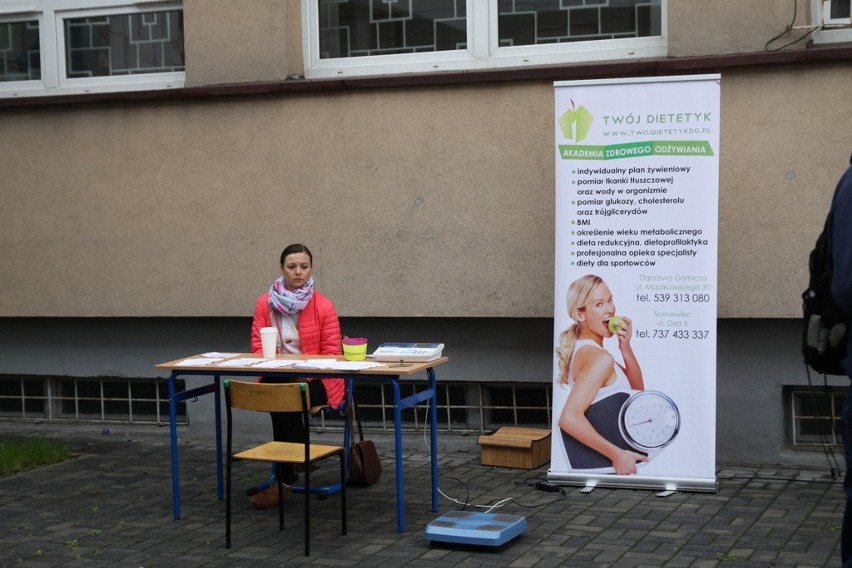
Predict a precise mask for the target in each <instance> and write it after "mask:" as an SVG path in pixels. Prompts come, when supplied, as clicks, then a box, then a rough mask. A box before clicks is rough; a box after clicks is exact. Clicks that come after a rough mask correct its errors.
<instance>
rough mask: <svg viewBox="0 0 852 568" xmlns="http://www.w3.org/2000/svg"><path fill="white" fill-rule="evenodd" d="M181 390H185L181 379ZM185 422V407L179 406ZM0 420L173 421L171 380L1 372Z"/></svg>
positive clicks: (179, 413) (179, 384) (148, 422)
mask: <svg viewBox="0 0 852 568" xmlns="http://www.w3.org/2000/svg"><path fill="white" fill-rule="evenodd" d="M176 389H177V391H178V392H182V391H183V390H184V389H185V383H184V381H180V380H179V381H177V384H176ZM177 419H178V423H179V424H186V423H187V417H186V405H185V404H183V403H181V404H178V406H177ZM0 420H23V421H39V422H41V421H47V422H85V423H93V422H94V423H133V424H158V425H161V424H168V423H169V394H168V380H167V379H125V378H70V377H20V376H11V375H4V376H0Z"/></svg>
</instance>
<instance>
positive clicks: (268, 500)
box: [249, 483, 293, 509]
mask: <svg viewBox="0 0 852 568" xmlns="http://www.w3.org/2000/svg"><path fill="white" fill-rule="evenodd" d="M292 491H293V488H292V487H290V486H289V485H284V500H285V501H286V500H287V499H289V498H290V493H292ZM249 503H251V504H252V506H253V507H254V508H255V509H271V508H272V507H277V506H278V484H277V483H273V484H272V485H271V486H270V487H269V488H268V489H264V490H263V491H259V492H258V493H255V494H254V495H252V496H251V497H249Z"/></svg>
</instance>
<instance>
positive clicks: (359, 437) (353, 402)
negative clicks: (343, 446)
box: [349, 385, 364, 446]
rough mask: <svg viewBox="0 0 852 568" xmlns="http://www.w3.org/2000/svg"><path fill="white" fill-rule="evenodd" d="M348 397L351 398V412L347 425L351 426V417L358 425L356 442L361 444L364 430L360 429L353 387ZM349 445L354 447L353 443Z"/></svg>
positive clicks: (359, 417) (359, 416)
mask: <svg viewBox="0 0 852 568" xmlns="http://www.w3.org/2000/svg"><path fill="white" fill-rule="evenodd" d="M350 396H351V397H352V398H351V400H352V405H351V407H350V410H351V412H350V414H349V424H352V417H353V416H354V417H355V422H356V423H357V424H358V441H360V442H363V441H364V429H363V428H362V427H361V415H360V414H359V413H358V401H356V400H355V387H354V385H353V387H352V392H351V393H350ZM349 445H350V446H354V445H355V442H354V441H351V442H350V444H349Z"/></svg>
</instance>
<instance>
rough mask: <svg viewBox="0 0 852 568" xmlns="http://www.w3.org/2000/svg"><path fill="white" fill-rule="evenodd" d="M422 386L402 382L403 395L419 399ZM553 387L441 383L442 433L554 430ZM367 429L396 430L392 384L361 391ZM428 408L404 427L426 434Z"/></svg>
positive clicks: (405, 415)
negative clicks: (510, 428) (524, 428)
mask: <svg viewBox="0 0 852 568" xmlns="http://www.w3.org/2000/svg"><path fill="white" fill-rule="evenodd" d="M420 388H422V383H416V384H415V383H406V382H401V383H400V396H401V397H402V398H405V397H406V396H409V395H412V394H414V392H415V391H416V390H418V389H420ZM550 390H551V385H550V383H547V384H541V383H494V384H480V383H472V382H463V383H451V382H439V383H438V428H439V430H443V431H450V432H478V433H481V432H486V431H490V430H493V429H495V428H499V427H500V426H529V427H539V428H550V424H551V397H550ZM355 394H356V397H357V400H358V409H359V412H360V414H361V419H362V421H364V422H365V423H367V424H366V425H365V427H367V426H369V427H372V428H376V427H380V428H381V429H382V430H392V429H393V393H392V391H391V387H390V385H389V384H386V383H379V382H375V383H372V382H371V383H368V382H360V383H357V384H356V386H355ZM427 413H428V407H427V405H426V403H423V404H420V405H417V406H416V407H414V408H407V409H405V410H403V412H402V420H403V424H404V425H407V426H406V427H407V428H408V429H409V430H415V431H420V430H421V429H423V428H424V424H428V420H429V417H428V414H427Z"/></svg>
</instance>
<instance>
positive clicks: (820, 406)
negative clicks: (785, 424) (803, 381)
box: [785, 387, 846, 447]
mask: <svg viewBox="0 0 852 568" xmlns="http://www.w3.org/2000/svg"><path fill="white" fill-rule="evenodd" d="M785 391H787V392H786V393H785V399H786V400H787V401H788V403H789V409H790V418H791V423H792V429H791V437H792V439H791V443H792V444H793V446H798V447H809V446H810V447H821V446H834V447H840V446H841V440H840V413H841V410H842V407H843V398H844V397H845V396H846V390H845V389H843V388H839V387H810V388H809V387H785Z"/></svg>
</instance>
